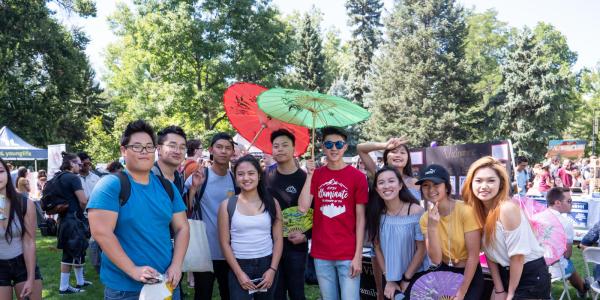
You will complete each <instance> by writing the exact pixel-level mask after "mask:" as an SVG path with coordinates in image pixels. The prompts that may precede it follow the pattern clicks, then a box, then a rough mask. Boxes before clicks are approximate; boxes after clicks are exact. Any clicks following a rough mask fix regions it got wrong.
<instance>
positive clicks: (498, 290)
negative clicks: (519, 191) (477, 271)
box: [462, 156, 550, 300]
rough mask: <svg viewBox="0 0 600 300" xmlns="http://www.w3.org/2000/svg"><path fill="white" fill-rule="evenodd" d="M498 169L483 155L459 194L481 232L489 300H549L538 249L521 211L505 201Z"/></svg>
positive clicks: (500, 168)
mask: <svg viewBox="0 0 600 300" xmlns="http://www.w3.org/2000/svg"><path fill="white" fill-rule="evenodd" d="M509 187H510V186H509V180H508V174H507V172H506V169H505V167H504V165H503V164H502V163H501V162H499V161H498V160H496V159H494V158H492V157H490V156H487V157H483V158H481V159H479V160H477V161H476V162H474V163H473V164H472V165H471V167H470V168H469V172H468V174H467V178H466V181H465V184H464V186H463V190H462V195H463V198H464V200H465V202H466V203H467V204H468V205H471V206H472V207H473V210H474V211H475V216H476V218H477V219H478V221H479V222H480V223H481V225H482V227H483V235H482V236H483V241H482V247H483V250H484V252H485V255H486V257H487V259H488V266H489V269H490V273H491V275H492V279H493V281H494V295H493V297H492V299H501V300H504V299H508V300H510V299H550V274H549V272H548V266H547V265H546V262H545V261H544V249H543V248H542V246H541V245H540V244H539V243H538V241H537V239H536V237H535V235H534V234H533V230H532V228H531V225H530V224H529V221H528V219H527V217H526V216H525V214H524V213H523V212H522V211H521V208H520V207H519V206H518V205H516V204H514V203H513V202H511V201H508V200H509V197H510V196H509Z"/></svg>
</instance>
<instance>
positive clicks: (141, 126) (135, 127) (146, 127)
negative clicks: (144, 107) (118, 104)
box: [121, 120, 156, 146]
mask: <svg viewBox="0 0 600 300" xmlns="http://www.w3.org/2000/svg"><path fill="white" fill-rule="evenodd" d="M138 132H144V133H147V134H148V135H149V136H150V139H151V140H152V145H154V146H156V135H155V134H154V129H152V126H150V124H148V123H146V121H144V120H137V121H133V122H129V124H127V127H125V130H124V131H123V135H121V146H127V144H129V140H130V139H131V136H132V135H133V134H134V133H138Z"/></svg>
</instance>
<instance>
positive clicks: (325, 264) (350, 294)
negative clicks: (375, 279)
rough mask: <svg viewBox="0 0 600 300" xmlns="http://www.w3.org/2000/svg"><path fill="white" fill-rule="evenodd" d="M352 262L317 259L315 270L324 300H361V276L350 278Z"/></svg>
mask: <svg viewBox="0 0 600 300" xmlns="http://www.w3.org/2000/svg"><path fill="white" fill-rule="evenodd" d="M351 263H352V261H350V260H323V259H318V258H315V270H316V271H317V279H318V280H319V289H321V296H322V298H323V300H338V299H340V291H338V283H339V286H340V289H341V296H342V300H359V299H360V275H359V276H356V277H354V278H350V264H351Z"/></svg>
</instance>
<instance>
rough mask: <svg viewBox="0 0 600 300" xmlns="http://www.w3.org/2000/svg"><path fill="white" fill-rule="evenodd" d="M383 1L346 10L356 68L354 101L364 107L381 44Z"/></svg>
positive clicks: (352, 2)
mask: <svg viewBox="0 0 600 300" xmlns="http://www.w3.org/2000/svg"><path fill="white" fill-rule="evenodd" d="M382 8H383V2H382V1H380V0H348V1H347V2H346V9H347V10H348V16H349V17H350V25H351V26H352V41H351V42H350V48H351V52H352V67H351V69H350V83H349V85H350V99H352V100H353V101H354V102H356V103H358V104H359V105H361V106H365V105H364V103H363V102H364V101H363V98H364V97H365V94H366V93H368V92H369V86H368V84H367V75H368V73H369V72H370V70H371V66H372V60H373V55H374V53H375V50H376V49H377V47H378V46H379V43H380V41H381V26H382V24H381V20H380V19H381V10H382Z"/></svg>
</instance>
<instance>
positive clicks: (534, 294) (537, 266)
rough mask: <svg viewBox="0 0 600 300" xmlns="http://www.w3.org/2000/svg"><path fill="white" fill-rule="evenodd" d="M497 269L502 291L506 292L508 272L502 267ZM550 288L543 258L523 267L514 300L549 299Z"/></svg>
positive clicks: (546, 267)
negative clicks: (502, 287)
mask: <svg viewBox="0 0 600 300" xmlns="http://www.w3.org/2000/svg"><path fill="white" fill-rule="evenodd" d="M499 269H500V278H501V279H502V285H503V286H504V290H505V291H508V281H509V275H510V270H509V268H508V267H502V266H499ZM551 287H552V286H551V284H550V273H549V272H548V266H547V265H546V261H545V260H544V258H543V257H540V258H538V259H536V260H532V261H530V262H528V263H526V264H524V265H523V273H521V279H520V280H519V285H517V290H516V291H515V297H514V299H550V289H551Z"/></svg>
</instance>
